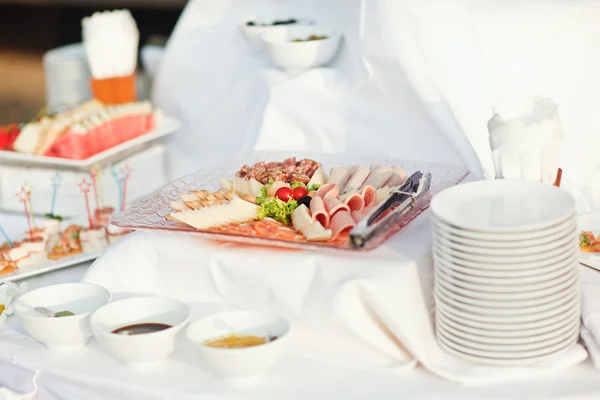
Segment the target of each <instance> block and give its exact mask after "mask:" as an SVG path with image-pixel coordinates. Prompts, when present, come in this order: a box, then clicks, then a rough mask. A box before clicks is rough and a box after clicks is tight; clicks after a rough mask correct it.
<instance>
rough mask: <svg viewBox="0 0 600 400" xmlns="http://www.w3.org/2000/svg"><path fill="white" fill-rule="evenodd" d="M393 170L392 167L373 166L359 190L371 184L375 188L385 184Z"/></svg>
mask: <svg viewBox="0 0 600 400" xmlns="http://www.w3.org/2000/svg"><path fill="white" fill-rule="evenodd" d="M393 174H394V170H393V169H392V167H388V166H385V165H380V166H376V167H373V168H372V170H371V173H370V174H369V177H368V178H367V180H366V181H365V182H364V183H363V184H362V186H361V190H364V189H365V188H366V187H367V186H373V188H374V189H375V190H377V189H379V188H382V187H383V186H385V184H386V182H387V181H389V180H390V178H391V177H392V175H393Z"/></svg>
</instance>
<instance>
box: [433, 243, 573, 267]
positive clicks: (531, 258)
mask: <svg viewBox="0 0 600 400" xmlns="http://www.w3.org/2000/svg"><path fill="white" fill-rule="evenodd" d="M433 248H434V250H435V251H437V252H438V253H444V254H448V255H449V256H452V257H456V258H459V259H462V260H465V261H473V262H478V263H483V264H502V265H515V264H527V263H535V262H538V261H545V262H548V261H550V260H554V259H556V258H558V257H561V256H564V255H565V254H575V253H578V252H579V249H578V247H577V243H576V242H570V241H569V242H568V243H566V244H563V246H562V247H558V248H556V249H553V250H550V251H547V252H544V253H539V254H529V255H520V256H508V255H506V256H504V255H503V256H499V255H493V256H485V255H482V254H471V253H465V252H463V251H460V250H455V249H453V248H450V247H444V246H443V244H440V243H437V242H436V240H435V239H434V241H433Z"/></svg>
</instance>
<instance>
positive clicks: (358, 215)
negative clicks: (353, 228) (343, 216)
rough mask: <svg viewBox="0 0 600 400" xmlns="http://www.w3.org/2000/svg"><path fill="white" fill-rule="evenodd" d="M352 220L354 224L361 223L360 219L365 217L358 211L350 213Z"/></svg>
mask: <svg viewBox="0 0 600 400" xmlns="http://www.w3.org/2000/svg"><path fill="white" fill-rule="evenodd" d="M351 215H352V219H353V220H354V222H356V223H357V224H358V223H359V222H360V221H362V219H363V218H364V217H365V214H363V213H362V212H360V211H352V214H351Z"/></svg>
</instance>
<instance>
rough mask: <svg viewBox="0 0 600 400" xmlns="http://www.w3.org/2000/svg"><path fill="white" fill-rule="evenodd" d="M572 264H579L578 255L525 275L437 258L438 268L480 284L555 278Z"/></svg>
mask: <svg viewBox="0 0 600 400" xmlns="http://www.w3.org/2000/svg"><path fill="white" fill-rule="evenodd" d="M572 265H577V257H571V258H570V259H567V260H566V261H563V262H557V263H556V264H553V265H551V266H549V267H546V268H537V269H535V270H534V271H537V273H534V274H530V275H528V276H527V275H526V276H523V275H522V274H517V275H516V276H515V275H513V274H512V272H513V271H502V272H498V271H486V270H485V269H483V270H478V269H472V268H467V267H463V266H462V265H457V264H453V263H449V262H447V261H445V260H443V259H442V258H439V257H438V258H437V259H436V260H435V267H436V268H443V269H444V270H445V272H446V273H447V274H448V275H450V276H452V277H454V278H456V279H459V280H461V281H465V282H470V283H475V284H478V285H513V284H516V285H530V284H536V283H538V282H542V281H547V280H549V279H554V278H556V277H559V276H560V275H562V274H564V273H565V272H566V270H567V269H569V268H573V267H572Z"/></svg>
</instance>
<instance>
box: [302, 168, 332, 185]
mask: <svg viewBox="0 0 600 400" xmlns="http://www.w3.org/2000/svg"><path fill="white" fill-rule="evenodd" d="M326 183H327V175H326V174H325V170H324V169H323V167H319V168H317V170H316V171H315V173H314V174H313V176H312V177H311V178H310V181H308V183H307V184H306V186H311V185H324V184H326Z"/></svg>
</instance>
